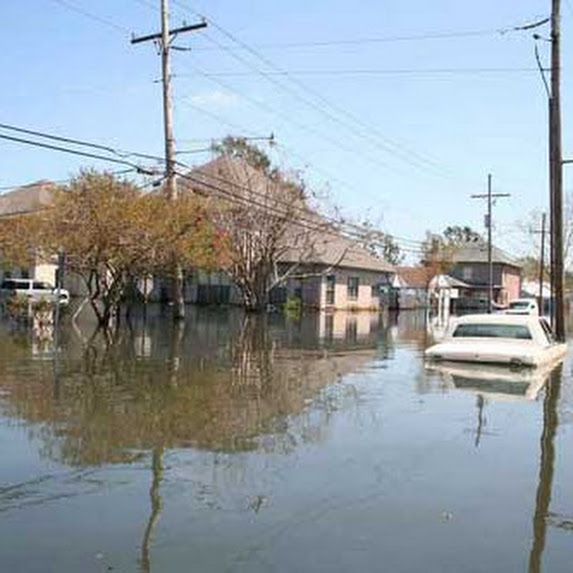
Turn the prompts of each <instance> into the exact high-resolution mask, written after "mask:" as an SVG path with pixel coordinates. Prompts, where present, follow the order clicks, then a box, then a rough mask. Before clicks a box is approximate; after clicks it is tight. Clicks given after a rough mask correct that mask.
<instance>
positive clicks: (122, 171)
mask: <svg viewBox="0 0 573 573" xmlns="http://www.w3.org/2000/svg"><path fill="white" fill-rule="evenodd" d="M134 171H135V169H133V168H130V169H120V170H119V171H110V172H109V174H110V175H112V176H114V177H117V176H120V175H126V174H128V173H133V172H134ZM71 181H73V177H72V178H68V179H56V180H55V181H52V180H47V181H38V182H36V183H20V184H17V185H3V186H2V187H0V191H15V190H16V189H22V188H25V187H35V186H37V185H43V184H46V185H65V184H67V183H70V182H71Z"/></svg>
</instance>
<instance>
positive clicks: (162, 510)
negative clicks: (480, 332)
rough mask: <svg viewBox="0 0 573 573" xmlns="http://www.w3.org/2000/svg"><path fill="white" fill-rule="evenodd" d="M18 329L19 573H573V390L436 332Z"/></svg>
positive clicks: (320, 325)
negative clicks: (445, 351)
mask: <svg viewBox="0 0 573 573" xmlns="http://www.w3.org/2000/svg"><path fill="white" fill-rule="evenodd" d="M91 336H92V328H91V325H90V324H89V321H86V322H85V323H81V324H80V325H79V326H78V327H73V326H72V325H71V324H68V323H65V324H64V325H63V327H62V330H61V334H60V336H59V340H58V341H57V347H58V350H57V351H56V349H55V347H54V341H53V339H52V338H51V336H50V333H49V332H47V333H46V332H42V331H41V330H36V331H35V332H34V331H33V330H30V329H28V328H23V327H17V326H15V325H13V324H10V323H8V322H6V321H4V322H0V452H1V453H2V462H1V464H0V571H6V572H10V573H13V572H25V573H35V572H38V573H40V572H41V573H51V572H53V573H68V572H70V573H71V572H73V573H77V572H88V573H89V572H96V573H100V572H106V571H115V572H131V571H135V572H137V571H141V572H151V571H153V572H180V571H181V572H187V571H198V572H217V573H219V572H222V573H223V572H249V573H255V572H293V571H296V572H307V571H309V572H310V571H312V572H320V571H328V572H333V571H334V572H338V571H340V572H346V571H357V572H358V571H360V572H362V571H364V572H366V571H388V572H412V571H440V572H450V571H451V572H474V571H476V572H477V571H479V572H482V571H487V572H492V571H500V572H513V571H531V572H538V571H547V572H552V573H553V572H561V571H571V568H572V565H573V424H572V422H573V384H572V378H571V362H570V360H569V359H567V360H566V361H565V363H564V364H563V365H562V366H561V367H558V368H557V369H556V370H555V371H554V372H552V373H550V374H548V376H545V377H542V379H537V378H536V377H535V376H532V375H531V374H527V373H510V374H509V375H508V372H507V371H503V372H499V371H496V370H495V369H494V370H493V371H480V372H474V371H471V370H469V371H464V370H463V369H462V370H461V371H456V370H447V369H442V370H431V371H430V370H426V369H425V367H424V363H423V359H422V352H423V349H424V346H425V345H426V344H428V343H429V342H430V341H431V336H432V333H431V332H430V333H428V332H427V329H426V323H425V321H424V317H423V315H419V314H416V313H402V314H401V315H400V316H399V317H395V316H387V315H383V316H378V315H369V314H355V315H346V314H336V315H334V316H330V317H329V316H324V315H319V314H317V315H312V316H307V317H304V318H303V319H301V320H289V319H287V318H285V317H283V316H280V315H272V316H268V317H266V318H264V319H255V318H253V317H250V318H249V319H247V318H246V317H245V316H244V315H243V314H242V313H241V312H239V311H219V312H215V311H203V310H197V309H193V310H192V312H191V315H190V316H189V317H188V319H187V321H186V323H185V325H184V327H182V328H172V327H171V325H170V322H169V320H166V319H165V317H162V315H161V314H160V313H159V311H158V310H157V311H155V310H151V311H150V313H149V315H148V316H147V317H146V319H145V320H143V317H137V318H136V319H134V322H133V324H132V328H131V329H130V328H127V327H126V328H122V329H121V330H120V331H119V332H118V335H117V337H116V339H115V340H113V341H111V342H110V341H106V340H105V339H104V337H102V336H99V335H98V336H96V337H95V338H91Z"/></svg>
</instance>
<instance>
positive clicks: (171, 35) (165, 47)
mask: <svg viewBox="0 0 573 573" xmlns="http://www.w3.org/2000/svg"><path fill="white" fill-rule="evenodd" d="M206 27H207V23H206V22H200V23H198V24H193V25H191V26H187V25H185V26H182V27H180V28H173V29H169V0H161V32H160V33H156V34H149V35H147V36H140V37H137V38H135V37H134V38H132V39H131V43H132V44H140V43H142V42H149V41H154V42H156V43H157V44H158V46H159V50H160V54H161V72H162V84H163V127H164V135H165V187H166V192H167V197H168V198H169V200H171V201H175V200H176V199H177V179H176V173H175V139H174V137H173V106H172V101H171V62H170V51H171V42H172V41H173V40H174V39H175V38H176V37H177V35H178V34H181V33H184V32H192V31H195V30H200V29H201V28H206ZM173 275H174V276H173V290H172V303H173V315H174V318H176V319H182V318H184V317H185V298H184V292H183V270H182V268H181V266H180V265H178V264H177V263H175V262H174V265H173Z"/></svg>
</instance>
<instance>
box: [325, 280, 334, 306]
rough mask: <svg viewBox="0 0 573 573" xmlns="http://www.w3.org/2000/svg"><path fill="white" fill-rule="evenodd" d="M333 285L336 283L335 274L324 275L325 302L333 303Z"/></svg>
mask: <svg viewBox="0 0 573 573" xmlns="http://www.w3.org/2000/svg"><path fill="white" fill-rule="evenodd" d="M335 285H336V276H335V275H328V276H327V277H326V304H334V287H335Z"/></svg>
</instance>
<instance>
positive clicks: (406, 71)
mask: <svg viewBox="0 0 573 573" xmlns="http://www.w3.org/2000/svg"><path fill="white" fill-rule="evenodd" d="M544 70H546V71H551V70H550V69H549V68H544ZM531 72H537V68H426V69H424V68H394V69H392V68H388V69H376V68H372V69H368V68H357V69H343V70H336V69H333V70H281V71H272V72H265V73H266V74H268V75H270V76H284V77H287V76H328V77H331V76H373V75H385V76H393V75H408V76H413V75H418V74H419V75H420V76H427V75H434V74H438V75H453V74H506V73H507V74H512V73H531ZM203 73H204V74H205V75H206V76H207V77H213V78H216V77H228V78H231V77H251V76H255V75H259V73H258V72H256V71H252V72H234V71H214V72H203Z"/></svg>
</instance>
